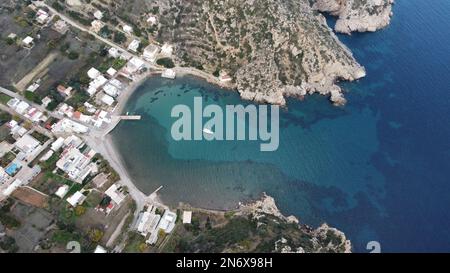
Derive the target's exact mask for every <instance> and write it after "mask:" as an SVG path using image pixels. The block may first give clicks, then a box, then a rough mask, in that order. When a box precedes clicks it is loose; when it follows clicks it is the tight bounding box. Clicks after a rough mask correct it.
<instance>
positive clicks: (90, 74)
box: [87, 67, 102, 80]
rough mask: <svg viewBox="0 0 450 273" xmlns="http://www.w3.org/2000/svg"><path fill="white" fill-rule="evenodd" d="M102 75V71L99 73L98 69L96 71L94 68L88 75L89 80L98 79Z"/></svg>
mask: <svg viewBox="0 0 450 273" xmlns="http://www.w3.org/2000/svg"><path fill="white" fill-rule="evenodd" d="M101 74H102V73H100V71H98V70H97V69H95V68H93V67H92V68H91V69H89V71H88V72H87V75H88V77H89V78H91V80H94V79H96V78H97V77H98V76H100V75H101Z"/></svg>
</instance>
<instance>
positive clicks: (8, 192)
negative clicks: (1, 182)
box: [3, 179, 23, 196]
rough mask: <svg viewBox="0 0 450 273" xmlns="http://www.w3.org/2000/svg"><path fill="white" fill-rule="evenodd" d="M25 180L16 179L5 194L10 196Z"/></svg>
mask: <svg viewBox="0 0 450 273" xmlns="http://www.w3.org/2000/svg"><path fill="white" fill-rule="evenodd" d="M22 184H23V182H22V181H21V180H20V179H16V180H14V182H13V183H11V184H10V185H9V186H8V187H7V188H6V189H5V190H4V191H3V195H5V196H10V195H11V193H13V191H15V190H16V189H17V188H18V187H20V186H22Z"/></svg>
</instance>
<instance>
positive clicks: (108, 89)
mask: <svg viewBox="0 0 450 273" xmlns="http://www.w3.org/2000/svg"><path fill="white" fill-rule="evenodd" d="M103 91H105V93H106V94H108V95H109V96H111V97H113V98H115V97H117V96H118V95H119V90H118V89H117V87H115V86H114V85H112V84H109V83H107V84H105V85H104V86H103Z"/></svg>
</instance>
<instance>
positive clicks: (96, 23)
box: [91, 20, 105, 33]
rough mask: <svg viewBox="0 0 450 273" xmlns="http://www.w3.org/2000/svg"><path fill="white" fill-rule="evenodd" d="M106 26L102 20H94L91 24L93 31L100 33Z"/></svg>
mask: <svg viewBox="0 0 450 273" xmlns="http://www.w3.org/2000/svg"><path fill="white" fill-rule="evenodd" d="M104 25H105V24H104V23H103V22H102V21H100V20H94V21H92V22H91V31H93V32H95V33H98V32H99V31H100V30H101V29H102V27H103V26H104Z"/></svg>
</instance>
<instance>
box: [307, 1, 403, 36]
mask: <svg viewBox="0 0 450 273" xmlns="http://www.w3.org/2000/svg"><path fill="white" fill-rule="evenodd" d="M314 2H315V3H314V5H313V8H314V9H317V10H319V11H322V12H328V13H330V14H332V15H334V16H337V17H338V20H337V22H336V26H335V30H336V31H337V32H342V33H347V34H350V33H351V32H353V31H359V32H365V31H376V30H378V29H381V28H384V27H386V26H387V25H389V23H390V20H391V16H392V4H393V3H394V0H314Z"/></svg>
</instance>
